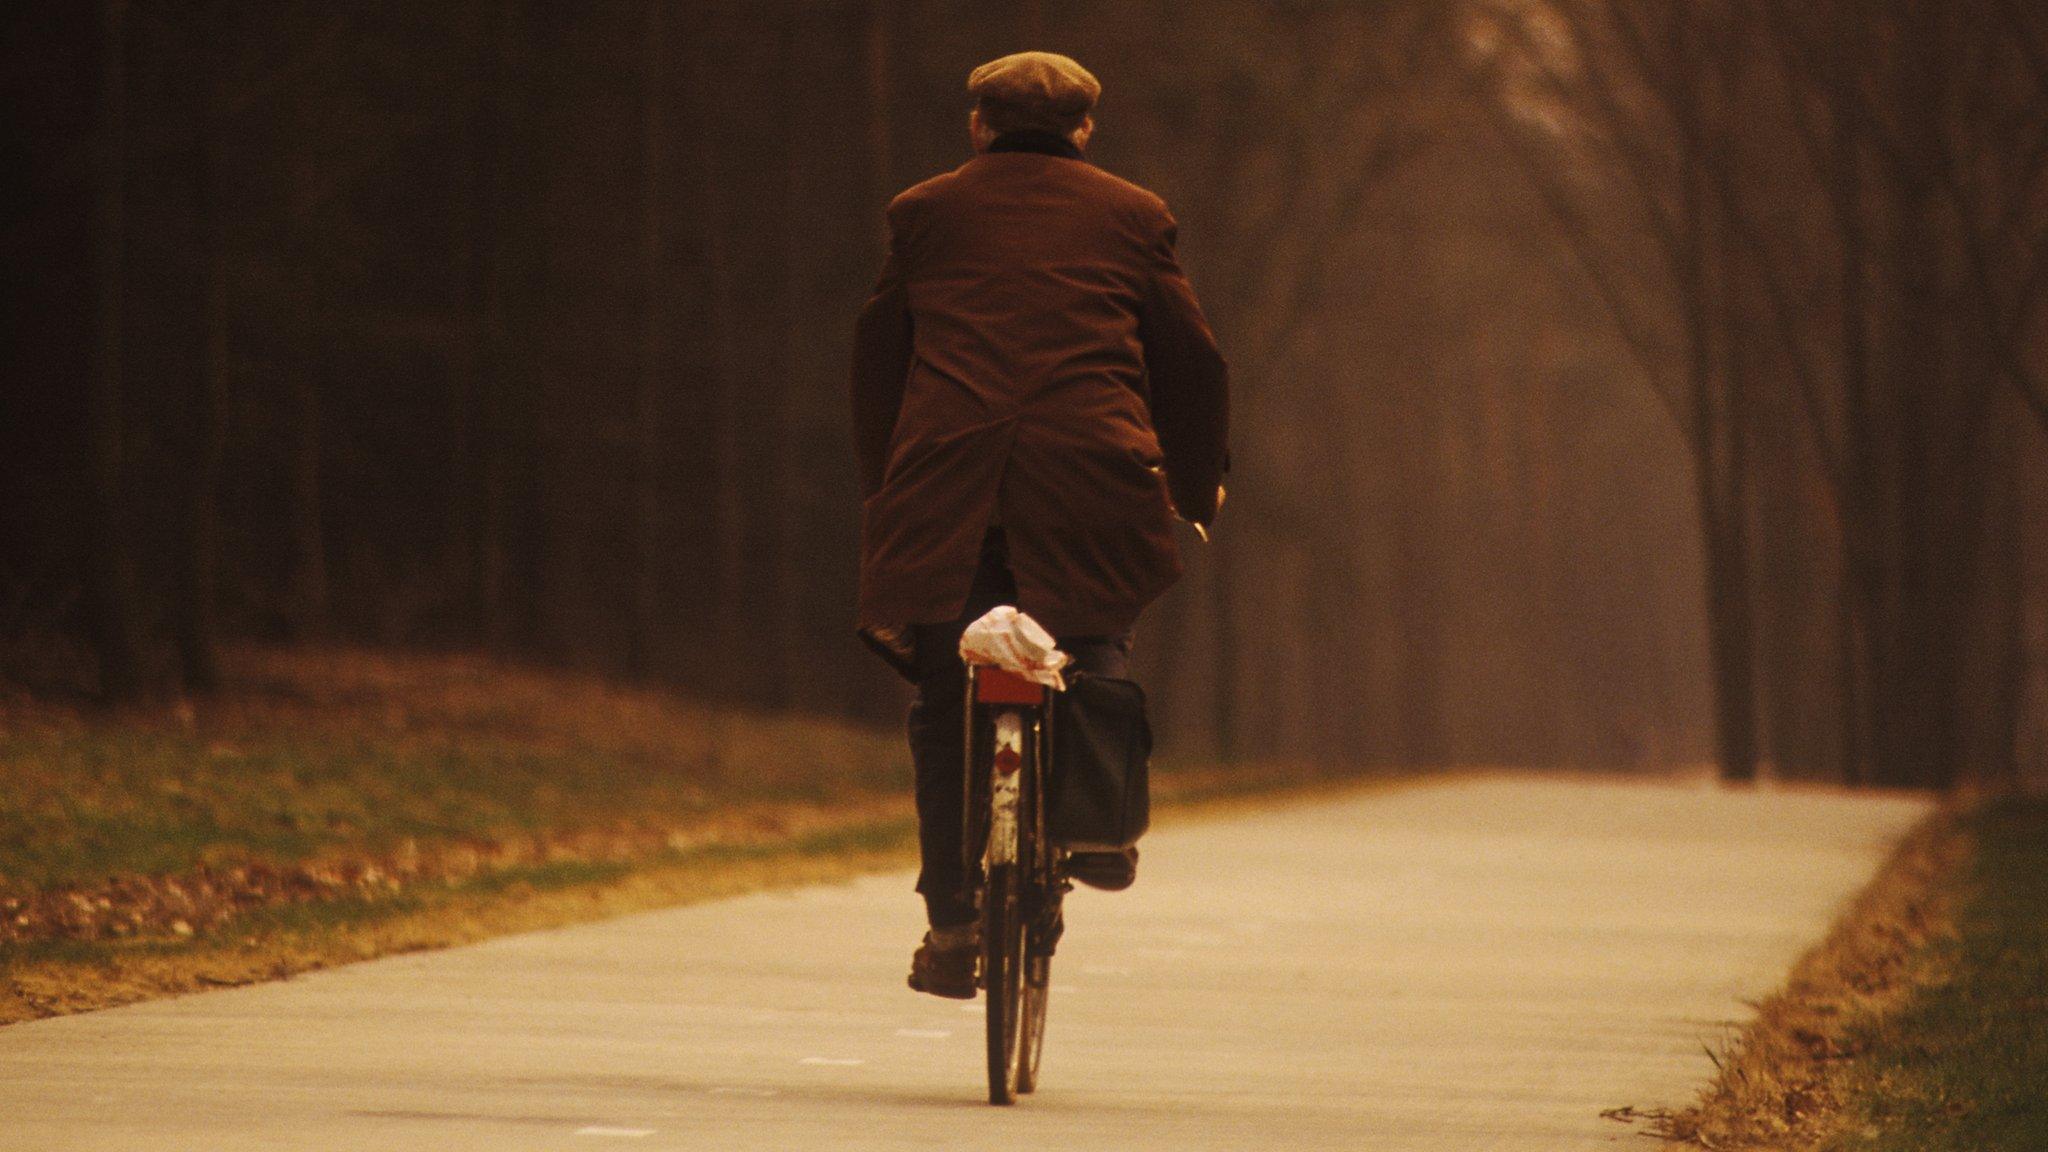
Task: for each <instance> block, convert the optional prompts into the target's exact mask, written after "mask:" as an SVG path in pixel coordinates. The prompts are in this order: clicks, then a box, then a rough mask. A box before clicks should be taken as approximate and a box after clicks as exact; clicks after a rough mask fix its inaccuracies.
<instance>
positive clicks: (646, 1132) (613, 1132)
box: [576, 1124, 654, 1140]
mask: <svg viewBox="0 0 2048 1152" xmlns="http://www.w3.org/2000/svg"><path fill="white" fill-rule="evenodd" d="M576 1134H577V1135H578V1136H617V1137H621V1138H623V1139H627V1140H638V1139H639V1138H640V1137H642V1136H652V1135H654V1129H652V1128H613V1127H611V1126H610V1125H607V1124H589V1125H585V1126H584V1127H582V1128H578V1129H577V1130H576Z"/></svg>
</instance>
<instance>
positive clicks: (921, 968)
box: [910, 932, 981, 1000]
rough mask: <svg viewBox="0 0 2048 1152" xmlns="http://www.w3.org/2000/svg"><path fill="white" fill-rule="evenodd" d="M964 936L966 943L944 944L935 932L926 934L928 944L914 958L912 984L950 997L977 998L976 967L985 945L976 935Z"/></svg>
mask: <svg viewBox="0 0 2048 1152" xmlns="http://www.w3.org/2000/svg"><path fill="white" fill-rule="evenodd" d="M964 939H965V942H964V943H960V944H947V945H943V946H942V945H940V944H939V943H938V942H937V941H934V940H933V939H932V934H931V933H929V932H927V933H925V934H924V943H922V944H919V945H918V946H917V951H916V952H915V953H913V954H912V955H911V957H910V986H911V987H912V988H913V989H916V990H917V991H919V992H926V993H929V994H931V995H933V996H944V997H945V998H946V999H948V1000H972V999H974V991H975V984H974V969H975V966H976V963H977V962H978V961H979V960H980V959H981V944H980V942H979V941H977V940H975V939H974V937H973V936H972V935H967V936H965V938H964Z"/></svg>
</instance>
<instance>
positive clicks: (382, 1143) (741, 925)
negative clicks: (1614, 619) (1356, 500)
mask: <svg viewBox="0 0 2048 1152" xmlns="http://www.w3.org/2000/svg"><path fill="white" fill-rule="evenodd" d="M1921 811H1922V809H1921V807H1920V806H1919V805H1918V804H1916V803H1913V802H1909V801H1904V800H1899V799H1885V798H1870V797H1849V796H1838V795H1831V794H1813V793H1769V792H1766V793H1728V792H1721V791H1715V790H1710V789H1708V788H1706V787H1704V786H1657V785H1631V784H1595V783H1585V782H1569V781H1531V780H1512V779H1481V780H1471V781H1466V782H1462V783H1454V784H1445V785H1438V786H1429V787H1419V788H1413V789H1405V790H1398V791H1392V792H1382V793H1376V794H1365V795H1361V796H1358V797H1355V798H1352V799H1347V800H1342V801H1338V802H1334V803H1328V804H1318V805H1314V806H1298V807H1292V808H1286V809H1282V810H1277V811H1273V812H1269V813H1264V814H1260V815H1255V816H1249V817H1245V818H1237V819H1230V820H1217V821H1212V822H1202V823H1192V824H1186V825H1181V826H1178V827H1173V828H1169V829H1165V830H1163V831H1161V832H1160V833H1158V834H1156V835H1155V836H1154V837H1153V838H1151V839H1150V840H1149V841H1148V842H1147V844H1146V849H1145V862H1144V868H1143V869H1142V872H1141V880H1140V882H1139V885H1138V887H1136V888H1134V889H1132V890H1131V891H1130V892H1127V893H1124V894H1121V895H1117V896H1105V895H1102V894H1098V893H1085V892H1084V893H1082V894H1080V895H1079V896H1077V897H1076V899H1075V900H1074V901H1073V903H1072V904H1071V905H1070V910H1069V931H1068V936H1067V943H1066V944H1065V945H1064V946H1063V947H1062V950H1061V954H1060V957H1059V960H1058V963H1057V964H1056V966H1055V968H1054V985H1055V990H1054V996H1053V1011H1052V1026H1051V1029H1050V1031H1049V1033H1048V1038H1047V1056H1046V1068H1045V1076H1044V1086H1043V1088H1042V1090H1041V1092H1040V1094H1039V1095H1038V1096H1037V1097H1035V1098H1031V1099H1029V1100H1027V1101H1026V1102H1025V1103H1023V1104H1021V1105H1020V1106H1018V1107H1017V1108H1015V1109H1011V1110H997V1109H992V1108H989V1107H988V1106H987V1105H985V1104H982V1103H980V1102H979V1101H980V1098H981V1093H982V1081H981V1075H982V1073H981V1059H982V1057H981V1034H980V1025H981V1018H980V1016H979V1014H978V1013H979V1010H980V1009H979V1005H978V1004H975V1005H969V1006H966V1008H965V1009H964V1010H963V1007H962V1006H961V1005H959V1004H957V1003H954V1002H950V1001H939V1000H933V999H930V998H927V997H922V996H918V995H916V994H914V993H911V992H909V991H908V990H906V989H905V988H904V987H903V972H904V969H905V967H906V962H907V957H908V953H909V948H910V945H911V943H912V942H913V941H914V940H915V937H916V935H917V932H918V930H919V928H920V924H919V920H918V917H917V906H916V904H915V903H914V901H913V899H912V897H911V896H910V894H909V893H908V891H907V888H908V880H907V878H906V877H903V876H900V875H899V876H887V877H878V878H872V879H868V880H863V881H860V882H857V883H853V884H848V885H844V886H838V887H828V888H818V889H810V890H806V891H800V892H791V893H781V894H769V895H760V896H753V897H748V898H745V899H738V900H731V901H727V902H723V903H719V904H711V905H702V906H698V907H694V908H684V909H678V910H674V911H669V912H659V913H651V914H647V915H641V916H634V917H629V918H626V919H621V920H616V921H612V922H609V923H603V924H596V925H590V926H585V927H580V928H574V929H568V930H563V931H556V932H543V933H535V934H532V935H526V936H518V937H510V938H506V939H501V940H496V941H492V942H490V943H486V944H482V945H479V946H476V947H470V948H463V949H458V950H454V951H449V952H441V953H435V954H431V955H418V956H407V957H398V958H394V959H389V960H383V961H377V962H373V963H368V964H361V965H356V966H354V967H349V968H344V969H339V970H335V971H330V972H325V973H319V974H315V975H310V976H305V977H301V978H299V979H295V980H291V981H289V982H286V983H282V984H271V985H264V986H258V987H250V988H241V989H233V990H228V991H222V992H216V993H210V994H206V995H200V996H191V997H187V998H184V999H180V1000H174V1001H166V1002H159V1003H154V1004H145V1005H137V1006H134V1007H130V1008H123V1009H116V1010H113V1011H108V1012H100V1013H95V1014H91V1015H86V1016H74V1017H69V1018H65V1019H58V1020H47V1021H41V1022H38V1023H33V1024H24V1025H19V1026H16V1027H12V1028H7V1029H4V1030H0V1148H5V1149H8V1150H10V1152H11V1150H13V1149H36V1150H38V1152H58V1150H62V1149H87V1148H91V1149H116V1148H118V1149H150V1150H153V1152H155V1150H171V1149H194V1150H201V1149H203V1150H206V1152H232V1150H236V1149H264V1150H266V1152H274V1150H280V1149H302V1148H303V1149H377V1150H398V1149H433V1150H435V1152H445V1150H447V1149H457V1148H488V1149H494V1150H495V1149H570V1150H590V1149H601V1148H605V1147H608V1146H619V1147H623V1148H635V1149H654V1148H688V1149H747V1150H750V1152H751V1150H759V1149H869V1148H874V1149H880V1148H889V1149H900V1148H947V1149H1011V1148H1015V1149H1031V1150H1033V1152H1052V1150H1063V1149H1079V1150H1092V1149H1110V1148H1115V1149H1148V1148H1171V1149H1174V1150H1176V1152H1186V1150H1192V1149H1209V1148H1231V1149H1239V1148H1273V1149H1288V1150H1290V1152H1291V1150H1296V1149H1314V1148H1333V1149H1335V1148H1343V1149H1372V1150H1375V1152H1399V1150H1434V1149H1442V1150H1455V1152H1477V1150H1482V1149H1546V1150H1550V1149H1579V1148H1615V1147H1623V1148H1639V1147H1644V1146H1646V1144H1647V1142H1646V1141H1644V1140H1642V1139H1641V1137H1639V1136H1635V1135H1633V1134H1632V1131H1631V1130H1630V1129H1629V1128H1627V1127H1626V1126H1624V1125H1621V1124H1617V1123H1615V1122H1613V1121H1609V1120H1602V1119H1600V1118H1599V1116H1598V1113H1599V1112H1600V1110H1601V1109H1603V1108H1608V1107H1612V1106H1615V1105H1621V1104H1634V1105H1637V1106H1649V1105H1658V1104H1666V1105H1668V1104H1678V1103H1683V1102H1685V1101H1686V1100H1688V1099H1689V1098H1690V1097H1691V1095H1692V1093H1693V1091H1694V1089H1695V1088H1696V1087H1697V1086H1698V1085H1700V1084H1701V1083H1703V1082H1704V1081H1705V1080H1706V1079H1707V1077H1708V1076H1709V1075H1710V1074H1711V1071H1712V1069H1711V1067H1710V1066H1709V1064H1708V1061H1707V1059H1706V1057H1705V1055H1704V1054H1703V1053H1702V1050H1701V1043H1702V1041H1709V1040H1712V1039H1714V1038H1716V1037H1717V1036H1719V1035H1721V1034H1722V1031H1723V1028H1724V1026H1725V1025H1726V1024H1727V1023H1728V1022H1730V1021H1732V1020H1735V1019H1737V1018H1739V1017H1740V1016H1742V1015H1743V1014H1744V1011H1745V1010H1744V1009H1743V1008H1742V1007H1741V999H1742V998H1743V997H1753V996H1756V995H1757V994H1759V993H1761V992H1764V991H1766V990H1768V989H1770V988H1772V987H1773V986H1775V985H1776V984H1777V983H1778V982H1779V981H1780V980H1781V979H1782V977H1783V974H1784V971H1785V969H1786V966H1787V965H1788V964H1789V963H1790V962H1791V961H1792V960H1793V959H1794V957H1796V956H1797V955H1798V953H1799V952H1800V951H1801V950H1802V949H1803V948H1804V947H1806V946H1807V945H1808V944H1809V943H1810V942H1811V941H1813V940H1814V939H1816V938H1817V937H1818V936H1819V935H1820V933H1821V931H1822V929H1823V928H1824V926H1825V925H1826V924H1827V922H1828V920H1829V918H1830V916H1831V914H1832V913H1833V912H1834V911H1835V910H1836V909H1837V908H1838V907H1839V906H1840V904H1841V902H1842V901H1843V900H1844V898H1845V897H1847V896H1848V895H1849V894H1851V893H1852V892H1854V891H1855V890H1856V888H1857V887H1858V886H1859V885H1860V884H1861V883H1862V881H1863V880H1864V878H1865V877H1866V876H1868V875H1869V873H1870V871H1871V870H1872V868H1873V867H1874V866H1875V865H1876V864H1877V862H1878V861H1879V859H1880V858H1881V855H1882V853H1883V850H1884V848H1885V845H1886V844H1887V842H1888V841H1889V840H1890V839H1891V838H1893V837H1895V836H1896V835H1897V834H1898V833H1899V832H1901V831H1902V830H1903V829H1904V828H1905V827H1907V826H1908V825H1909V824H1910V823H1911V822H1912V820H1913V819H1914V818H1915V817H1916V816H1917V815H1918V814H1919V813H1920V812H1921Z"/></svg>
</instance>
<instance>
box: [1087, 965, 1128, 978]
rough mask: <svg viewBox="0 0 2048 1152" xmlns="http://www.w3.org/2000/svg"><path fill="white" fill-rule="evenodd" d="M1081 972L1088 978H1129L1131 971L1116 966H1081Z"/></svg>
mask: <svg viewBox="0 0 2048 1152" xmlns="http://www.w3.org/2000/svg"><path fill="white" fill-rule="evenodd" d="M1081 971H1083V972H1086V973H1087V974H1088V975H1090V976H1129V975H1130V974H1131V970H1130V969H1129V968H1125V967H1122V966H1120V965H1117V964H1083V965H1081Z"/></svg>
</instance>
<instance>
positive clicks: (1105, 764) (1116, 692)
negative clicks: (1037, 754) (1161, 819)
mask: <svg viewBox="0 0 2048 1152" xmlns="http://www.w3.org/2000/svg"><path fill="white" fill-rule="evenodd" d="M1151 756H1152V725H1151V723H1150V722H1149V721H1147V720H1146V719H1145V690H1144V689H1142V688H1140V687H1138V686H1137V684H1135V683H1133V682H1131V681H1129V680H1118V679H1116V678H1114V677H1109V676H1088V675H1080V676H1075V677H1073V678H1072V679H1071V680H1070V681H1069V682H1068V684H1067V690H1066V691H1064V692H1055V693H1053V706H1052V779H1051V780H1050V781H1049V782H1048V788H1047V790H1048V792H1049V793H1050V795H1049V797H1048V799H1049V801H1050V803H1049V804H1048V806H1047V808H1046V830H1047V832H1048V833H1049V834H1050V835H1051V837H1052V840H1053V843H1055V844H1060V845H1063V846H1065V847H1068V848H1086V849H1110V848H1128V847H1130V846H1131V845H1133V844H1135V843H1137V842H1138V837H1140V836H1142V835H1144V834H1145V828H1146V827H1147V826H1148V825H1149V824H1150V823H1151V822H1152V797H1151V793H1150V792H1149V791H1148V786H1147V781H1146V770H1147V767H1148V763H1149V761H1150V759H1151Z"/></svg>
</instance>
